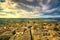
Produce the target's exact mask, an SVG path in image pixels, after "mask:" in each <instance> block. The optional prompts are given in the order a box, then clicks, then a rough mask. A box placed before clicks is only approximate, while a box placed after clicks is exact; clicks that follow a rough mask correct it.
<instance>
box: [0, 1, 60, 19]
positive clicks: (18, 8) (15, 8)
mask: <svg viewBox="0 0 60 40" xmlns="http://www.w3.org/2000/svg"><path fill="white" fill-rule="evenodd" d="M57 17H60V0H0V18H57Z"/></svg>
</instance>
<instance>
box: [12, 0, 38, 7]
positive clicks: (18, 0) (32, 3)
mask: <svg viewBox="0 0 60 40" xmlns="http://www.w3.org/2000/svg"><path fill="white" fill-rule="evenodd" d="M12 1H14V2H16V3H24V4H26V5H33V6H37V5H38V0H33V2H30V1H27V0H12Z"/></svg>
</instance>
